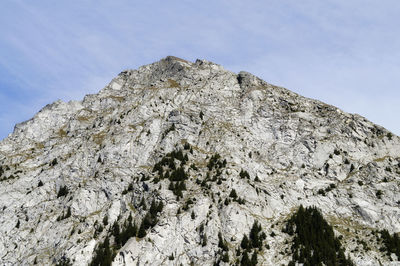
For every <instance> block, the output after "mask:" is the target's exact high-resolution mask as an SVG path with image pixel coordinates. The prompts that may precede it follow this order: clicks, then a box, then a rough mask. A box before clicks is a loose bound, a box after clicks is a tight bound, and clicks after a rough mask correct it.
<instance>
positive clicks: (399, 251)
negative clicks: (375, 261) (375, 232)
mask: <svg viewBox="0 0 400 266" xmlns="http://www.w3.org/2000/svg"><path fill="white" fill-rule="evenodd" d="M380 233H381V239H380V240H381V241H382V243H383V244H384V246H383V247H382V248H380V251H381V252H386V253H387V255H388V256H390V255H391V254H392V253H394V254H396V256H397V260H400V238H399V236H398V234H393V235H391V234H389V232H388V230H386V229H384V230H382V231H380Z"/></svg>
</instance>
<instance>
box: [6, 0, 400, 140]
mask: <svg viewBox="0 0 400 266" xmlns="http://www.w3.org/2000/svg"><path fill="white" fill-rule="evenodd" d="M399 9H400V2H398V1H394V0H388V1H384V2H376V1H370V0H362V1H361V0H355V1H333V0H327V1H317V0H305V1H301V2H299V1H276V0H271V1H251V2H243V1H238V0H230V1H228V0H223V1H189V0H185V1H177V0H174V1H168V2H165V1H161V0H157V1H147V2H143V1H142V2H139V1H127V0H123V1H122V0H121V1H113V2H109V1H89V0H84V1H68V2H58V3H57V5H55V4H54V2H53V1H50V0H44V1H40V2H39V3H38V2H35V3H33V2H30V1H22V0H20V1H11V0H10V1H8V0H6V1H2V2H1V3H0V33H1V34H0V105H1V107H0V108H1V109H0V110H1V114H0V122H1V123H2V127H1V128H0V138H1V137H4V136H6V135H7V134H8V133H9V132H11V130H12V126H13V124H15V123H16V122H20V121H22V120H24V119H28V118H29V117H31V116H33V114H34V113H35V112H37V111H38V110H39V109H40V107H41V106H43V105H45V104H46V103H49V102H51V101H54V100H56V99H58V98H61V99H63V100H70V99H80V98H82V97H83V96H84V95H85V94H87V93H93V92H96V91H98V90H99V89H101V88H102V87H103V86H105V85H106V84H107V83H108V81H109V80H111V79H112V78H113V77H114V76H115V75H116V74H117V73H119V72H120V71H121V70H123V69H126V68H137V67H138V66H140V65H143V64H147V63H151V62H153V61H156V60H159V59H160V58H162V57H165V56H166V55H170V54H172V55H176V56H180V57H184V58H186V59H189V60H195V59H196V58H205V59H208V60H212V61H215V62H216V63H219V64H222V65H224V66H225V67H226V68H227V69H230V70H233V71H240V70H247V71H250V72H252V73H255V74H257V75H259V76H260V77H262V78H263V79H265V80H266V81H269V82H271V83H275V84H278V85H283V86H286V87H288V88H289V89H293V90H295V91H296V92H298V93H300V94H303V95H305V96H308V97H313V98H318V99H321V100H323V101H326V102H328V103H331V104H335V105H337V106H339V107H341V108H343V109H344V110H346V111H350V112H357V113H360V114H361V115H364V116H366V117H367V118H369V119H371V120H372V121H374V122H376V123H379V124H382V125H383V126H385V127H387V128H389V129H391V130H393V131H394V132H395V133H397V134H399V133H400V125H399V123H398V119H397V117H396V115H395V114H396V113H398V111H400V107H397V106H398V105H397V104H396V102H395V99H400V98H399V96H400V95H399V94H400V90H398V88H397V84H399V82H400V76H399V75H398V73H399V68H400V65H399V62H400V51H399V50H398V47H400V34H399V33H400V29H399V28H398V27H397V24H398V23H397V22H398V18H397V16H398V13H399V11H400V10H399ZM10 106H12V107H13V108H12V109H10ZM10 110H12V111H10Z"/></svg>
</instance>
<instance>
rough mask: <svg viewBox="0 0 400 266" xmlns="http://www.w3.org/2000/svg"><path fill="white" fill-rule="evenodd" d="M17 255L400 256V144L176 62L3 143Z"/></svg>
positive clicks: (313, 261)
mask: <svg viewBox="0 0 400 266" xmlns="http://www.w3.org/2000/svg"><path fill="white" fill-rule="evenodd" d="M0 180H1V183H0V262H1V263H0V264H2V265H28V264H38V265H51V264H57V265H70V264H73V265H110V264H111V263H112V264H113V265H181V264H182V265H218V264H219V265H236V264H237V265H281V264H285V265H288V264H289V265H295V264H297V263H304V265H317V264H318V263H321V264H320V265H322V263H323V264H324V265H352V264H354V265H379V264H382V265H398V263H399V261H398V260H399V258H400V240H399V237H398V235H397V234H396V233H397V232H399V231H400V186H399V185H400V139H399V137H397V136H395V135H393V134H392V133H390V132H389V131H387V130H386V129H384V128H382V127H380V126H377V125H375V124H373V123H371V122H369V121H368V120H366V119H365V118H363V117H361V116H359V115H355V114H348V113H345V112H343V111H342V110H340V109H338V108H336V107H334V106H331V105H327V104H324V103H322V102H319V101H316V100H312V99H308V98H305V97H302V96H300V95H297V94H296V93H293V92H291V91H289V90H287V89H285V88H282V87H278V86H274V85H271V84H269V83H267V82H265V81H263V80H261V79H259V78H257V77H255V76H254V75H252V74H250V73H247V72H240V73H239V74H236V73H233V72H230V71H227V70H225V69H224V68H223V67H222V66H220V65H217V64H214V63H212V62H209V61H206V60H197V61H196V62H194V63H192V62H188V61H186V60H182V59H179V58H176V57H172V56H169V57H166V58H165V59H162V60H160V61H158V62H156V63H153V64H150V65H146V66H142V67H140V68H139V69H137V70H126V71H123V72H121V73H120V74H119V75H118V76H117V77H116V78H114V79H113V80H112V81H111V82H110V84H108V85H107V86H106V87H105V88H103V89H102V90H101V91H100V92H99V93H98V94H94V95H87V96H86V97H85V98H84V99H83V100H82V101H71V102H68V103H65V102H62V101H57V102H55V103H53V104H50V105H47V106H46V107H44V108H43V109H42V110H41V111H40V112H38V113H37V114H36V115H35V116H34V117H33V118H32V119H30V120H29V121H26V122H23V123H21V124H18V125H16V126H15V130H14V132H13V133H12V134H10V135H9V136H8V137H7V138H6V139H4V140H3V141H1V142H0Z"/></svg>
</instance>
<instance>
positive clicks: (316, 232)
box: [283, 206, 353, 266]
mask: <svg viewBox="0 0 400 266" xmlns="http://www.w3.org/2000/svg"><path fill="white" fill-rule="evenodd" d="M283 231H284V232H286V233H288V234H289V235H294V239H293V244H292V247H291V251H292V254H293V255H292V261H291V262H290V263H289V265H295V262H299V263H303V265H305V266H311V265H323V264H324V265H327V266H337V265H353V262H352V261H351V260H350V259H349V258H347V257H346V256H345V254H344V249H343V248H342V245H341V243H340V241H339V239H338V238H337V237H335V235H334V232H333V228H332V226H331V225H329V224H328V223H327V222H326V220H325V219H324V217H323V216H322V214H321V212H320V211H319V210H318V209H317V208H316V207H308V208H304V207H303V206H300V207H299V209H298V210H297V212H296V213H294V214H293V216H292V217H291V218H290V219H289V221H288V222H287V224H286V228H284V230H283Z"/></svg>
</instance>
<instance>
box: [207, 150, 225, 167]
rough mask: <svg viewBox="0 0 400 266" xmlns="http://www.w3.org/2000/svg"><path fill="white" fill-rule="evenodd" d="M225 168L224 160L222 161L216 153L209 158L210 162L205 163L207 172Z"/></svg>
mask: <svg viewBox="0 0 400 266" xmlns="http://www.w3.org/2000/svg"><path fill="white" fill-rule="evenodd" d="M225 166H226V159H224V160H222V159H221V155H219V154H218V153H216V154H214V155H213V156H211V158H210V160H209V161H208V163H207V168H208V170H209V171H211V170H212V169H213V168H215V169H221V168H224V167H225Z"/></svg>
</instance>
